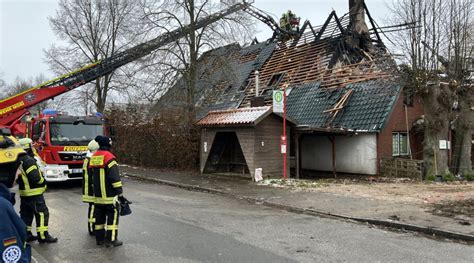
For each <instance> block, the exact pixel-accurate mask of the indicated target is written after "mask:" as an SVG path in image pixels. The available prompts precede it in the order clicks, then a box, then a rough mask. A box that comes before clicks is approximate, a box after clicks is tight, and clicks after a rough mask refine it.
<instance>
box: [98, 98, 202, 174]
mask: <svg viewBox="0 0 474 263" xmlns="http://www.w3.org/2000/svg"><path fill="white" fill-rule="evenodd" d="M144 112H146V111H145V110H143V109H141V108H139V107H134V106H128V107H127V108H126V109H119V108H115V109H112V110H110V111H109V112H108V114H107V119H108V125H109V126H110V127H113V128H114V131H115V135H114V148H113V151H114V153H115V154H116V155H117V157H118V159H119V161H120V162H122V163H126V164H131V165H137V166H144V167H154V168H171V169H197V168H198V167H199V143H200V131H199V130H198V129H196V128H195V127H193V126H190V125H186V123H185V122H184V119H185V118H183V116H184V113H182V112H176V111H174V112H161V114H160V116H152V117H148V116H146V114H144Z"/></svg>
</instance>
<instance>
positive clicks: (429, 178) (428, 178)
mask: <svg viewBox="0 0 474 263" xmlns="http://www.w3.org/2000/svg"><path fill="white" fill-rule="evenodd" d="M425 180H426V181H431V182H434V181H435V180H436V176H434V175H433V174H429V175H428V176H426V178H425Z"/></svg>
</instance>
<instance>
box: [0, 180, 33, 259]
mask: <svg viewBox="0 0 474 263" xmlns="http://www.w3.org/2000/svg"><path fill="white" fill-rule="evenodd" d="M11 198H12V196H11V194H10V191H9V190H8V188H7V187H6V186H5V185H3V184H0V222H2V223H1V225H0V257H1V260H0V262H30V259H31V248H30V246H29V245H27V244H26V225H25V223H24V222H23V220H21V218H20V217H19V216H18V215H17V213H16V212H15V210H14V209H13V205H12V201H13V200H12V199H11Z"/></svg>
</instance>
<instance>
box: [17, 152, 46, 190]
mask: <svg viewBox="0 0 474 263" xmlns="http://www.w3.org/2000/svg"><path fill="white" fill-rule="evenodd" d="M19 160H20V162H21V165H20V172H21V174H20V176H19V177H18V180H17V182H18V189H19V192H20V196H21V197H29V196H37V195H42V194H43V193H44V191H46V181H45V180H44V177H43V174H42V173H41V171H40V169H39V167H38V165H37V163H36V160H35V159H34V158H33V157H31V156H29V155H23V156H21V157H20V158H19Z"/></svg>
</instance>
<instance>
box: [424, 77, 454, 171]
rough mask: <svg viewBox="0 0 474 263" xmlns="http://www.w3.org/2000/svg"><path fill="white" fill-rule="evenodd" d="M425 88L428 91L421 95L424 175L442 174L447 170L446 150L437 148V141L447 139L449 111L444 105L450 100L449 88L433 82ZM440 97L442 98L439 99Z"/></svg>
mask: <svg viewBox="0 0 474 263" xmlns="http://www.w3.org/2000/svg"><path fill="white" fill-rule="evenodd" d="M426 90H427V91H429V92H426V93H425V94H423V96H422V98H423V105H424V107H425V119H424V123H425V134H424V141H423V162H424V165H425V173H426V174H425V176H426V175H442V174H445V173H447V172H449V166H448V150H446V149H439V141H440V140H446V141H447V140H448V139H449V138H448V133H449V114H450V111H449V107H446V105H445V104H446V103H449V102H450V101H451V99H450V97H449V96H448V94H449V93H448V92H449V88H446V87H442V86H441V85H439V84H435V85H429V86H427V87H426ZM446 93H448V94H446ZM443 94H444V96H443ZM440 98H442V99H444V100H440Z"/></svg>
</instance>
